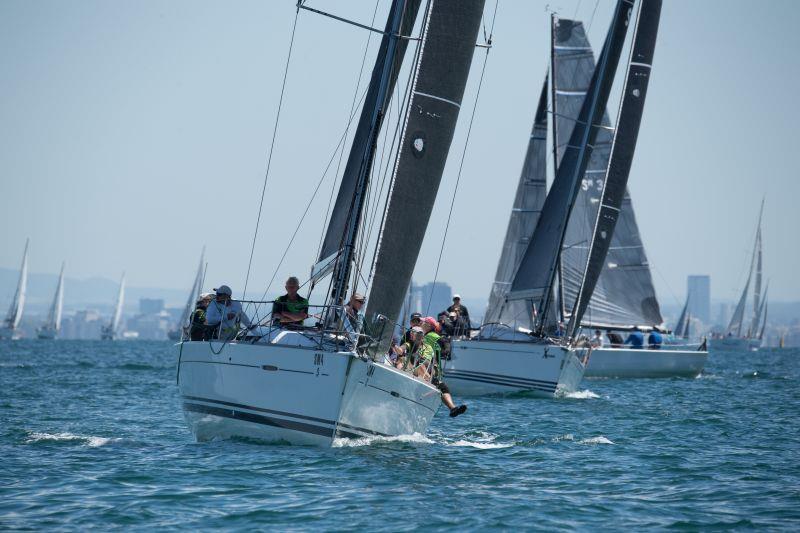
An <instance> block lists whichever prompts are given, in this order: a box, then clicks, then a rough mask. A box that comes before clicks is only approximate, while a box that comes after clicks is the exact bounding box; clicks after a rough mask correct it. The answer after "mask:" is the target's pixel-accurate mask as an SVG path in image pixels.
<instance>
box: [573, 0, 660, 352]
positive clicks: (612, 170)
mask: <svg viewBox="0 0 800 533" xmlns="http://www.w3.org/2000/svg"><path fill="white" fill-rule="evenodd" d="M661 1H662V0H642V3H641V5H640V8H639V14H638V17H637V20H636V27H635V30H634V38H633V45H632V47H631V55H630V60H629V62H628V74H627V77H626V79H625V87H624V90H623V95H622V102H621V104H620V109H619V115H618V118H617V128H616V131H615V134H614V142H613V145H612V148H611V159H610V160H609V163H608V172H607V174H606V180H605V184H604V187H603V194H602V199H601V201H600V207H599V211H598V213H597V218H596V223H595V229H594V234H593V235H592V241H591V244H590V248H589V258H588V261H587V263H586V268H585V274H584V277H583V282H582V284H581V288H580V290H579V291H578V297H577V299H576V301H575V305H574V306H573V310H574V312H573V313H572V317H571V318H570V324H569V327H568V328H567V336H572V334H573V333H574V332H575V331H576V329H577V328H579V327H580V324H581V319H582V318H583V315H584V312H585V311H586V309H587V306H588V305H589V300H590V298H591V297H592V294H593V292H594V288H595V285H596V284H597V281H598V279H599V277H600V275H601V272H602V271H603V267H604V266H605V259H606V254H607V252H608V249H609V246H610V244H611V237H612V235H613V234H614V228H615V226H616V223H617V218H618V213H619V212H620V209H621V207H622V202H623V199H624V198H625V193H626V190H627V189H626V187H627V183H628V176H629V175H630V169H631V164H632V163H633V155H634V151H635V149H636V141H637V138H638V136H639V127H640V125H641V120H642V113H643V111H644V102H645V98H646V96H647V86H648V83H649V81H650V72H651V69H652V64H653V55H654V53H655V45H656V37H657V34H658V23H659V19H660V16H661ZM619 290H620V291H621V292H620V294H625V292H626V287H624V286H623V287H619Z"/></svg>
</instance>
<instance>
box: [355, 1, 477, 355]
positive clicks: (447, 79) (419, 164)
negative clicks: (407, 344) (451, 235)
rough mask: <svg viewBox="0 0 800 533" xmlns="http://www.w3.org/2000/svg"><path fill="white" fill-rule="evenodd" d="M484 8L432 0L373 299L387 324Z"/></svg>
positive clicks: (431, 192)
mask: <svg viewBox="0 0 800 533" xmlns="http://www.w3.org/2000/svg"><path fill="white" fill-rule="evenodd" d="M483 7H484V0H470V1H467V2H465V1H459V0H432V1H431V2H430V3H429V5H428V12H427V16H426V23H425V28H424V31H423V37H422V41H421V43H420V51H419V54H418V57H417V63H416V65H415V66H414V68H415V72H414V84H413V87H412V90H411V99H410V102H409V105H408V109H407V111H406V117H405V124H404V126H403V131H402V133H401V137H400V138H401V141H400V145H399V155H398V160H397V164H396V166H395V169H394V174H393V176H392V184H391V188H390V191H389V198H388V205H387V211H386V217H385V220H384V224H383V227H382V229H381V233H380V236H379V242H378V251H377V254H376V257H375V269H374V275H373V278H372V284H371V288H370V293H369V299H368V303H367V311H366V316H367V317H370V318H372V317H375V316H377V315H382V317H385V320H386V323H387V324H394V323H395V322H396V321H397V318H398V316H399V313H400V310H401V307H402V305H403V300H404V299H405V295H406V289H407V288H408V286H409V283H410V282H411V276H412V274H413V271H414V266H415V265H416V262H417V256H418V255H419V251H420V247H421V245H422V240H423V238H424V236H425V230H426V228H427V226H428V221H429V219H430V215H431V212H432V210H433V204H434V202H435V199H436V194H437V192H438V189H439V183H440V181H441V178H442V173H443V172H444V167H445V164H446V161H447V155H448V152H449V150H450V145H451V143H452V140H453V134H454V132H455V126H456V123H457V120H458V115H459V111H460V108H461V103H462V98H463V96H464V90H465V88H466V83H467V78H468V76H469V70H470V67H471V64H472V56H473V54H474V50H475V41H476V39H477V37H478V29H479V27H480V21H481V17H482V15H483ZM390 340H391V339H390V338H386V339H383V342H385V343H386V348H388V342H389V341H390Z"/></svg>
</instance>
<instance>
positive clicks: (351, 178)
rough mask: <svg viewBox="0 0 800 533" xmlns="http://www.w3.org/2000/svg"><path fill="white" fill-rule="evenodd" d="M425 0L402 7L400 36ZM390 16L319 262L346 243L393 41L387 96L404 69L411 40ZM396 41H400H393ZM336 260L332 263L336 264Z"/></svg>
mask: <svg viewBox="0 0 800 533" xmlns="http://www.w3.org/2000/svg"><path fill="white" fill-rule="evenodd" d="M420 3H421V0H405V5H404V6H401V9H403V13H402V22H401V24H400V29H399V33H400V35H403V36H406V35H410V34H411V31H412V30H413V28H414V22H415V21H416V19H417V12H418V11H419V5H420ZM393 10H394V8H393V9H392V11H390V16H389V17H388V19H387V21H386V29H385V30H384V35H383V39H382V40H381V46H380V48H379V49H378V56H377V61H376V62H375V66H374V67H373V69H372V78H371V79H370V84H369V89H368V91H367V95H366V97H365V98H364V104H363V107H362V108H361V116H360V118H359V120H358V126H357V128H356V131H355V135H354V136H353V144H352V145H351V147H350V155H349V156H348V158H347V164H346V166H345V169H344V173H343V174H342V181H341V184H340V185H339V192H338V195H337V196H336V204H334V207H333V210H332V211H331V218H330V221H329V222H328V228H327V231H326V233H325V240H324V241H323V243H322V248H321V250H320V254H319V259H318V261H319V262H322V261H324V260H326V259H329V258H330V257H331V256H335V255H336V254H337V253H339V251H340V250H341V248H342V246H343V244H344V235H345V233H346V232H347V227H348V219H349V218H350V216H351V212H352V211H353V207H354V199H355V197H356V189H357V188H358V181H359V176H360V174H361V173H362V166H363V164H364V159H365V157H364V154H365V153H367V151H368V150H369V144H370V143H371V142H372V136H373V135H372V134H373V129H372V122H373V111H374V110H375V109H376V108H383V106H384V104H385V102H378V98H379V92H380V85H381V76H382V74H383V70H384V65H385V61H386V57H387V51H388V49H389V46H390V44H391V45H392V47H393V48H395V50H393V54H392V57H393V59H392V72H391V75H390V78H389V84H388V87H386V89H387V90H386V92H385V95H386V96H385V97H386V98H388V97H389V96H391V94H392V91H394V87H395V84H396V82H397V76H398V74H399V72H400V67H401V66H402V63H403V56H404V55H405V51H406V48H407V46H408V40H407V39H397V38H396V36H393V35H392V34H393V27H392V24H393V17H392V16H391V12H393ZM392 41H397V42H396V43H395V42H392ZM332 265H333V262H330V263H329V266H332Z"/></svg>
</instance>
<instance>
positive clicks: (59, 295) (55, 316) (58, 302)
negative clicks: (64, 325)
mask: <svg viewBox="0 0 800 533" xmlns="http://www.w3.org/2000/svg"><path fill="white" fill-rule="evenodd" d="M63 304H64V263H61V274H59V276H58V285H57V286H56V294H55V296H54V297H53V305H51V306H50V313H49V314H48V315H47V324H46V327H47V328H50V329H52V330H53V331H55V332H58V331H59V330H60V329H61V308H62V306H63Z"/></svg>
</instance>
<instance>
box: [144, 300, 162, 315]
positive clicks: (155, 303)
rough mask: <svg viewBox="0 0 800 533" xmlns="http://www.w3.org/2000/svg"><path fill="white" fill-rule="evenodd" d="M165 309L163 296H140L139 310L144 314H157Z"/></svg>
mask: <svg viewBox="0 0 800 533" xmlns="http://www.w3.org/2000/svg"><path fill="white" fill-rule="evenodd" d="M163 310H164V300H162V299H161V298H140V299H139V312H140V313H141V314H143V315H157V314H158V313H160V312H161V311H163Z"/></svg>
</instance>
